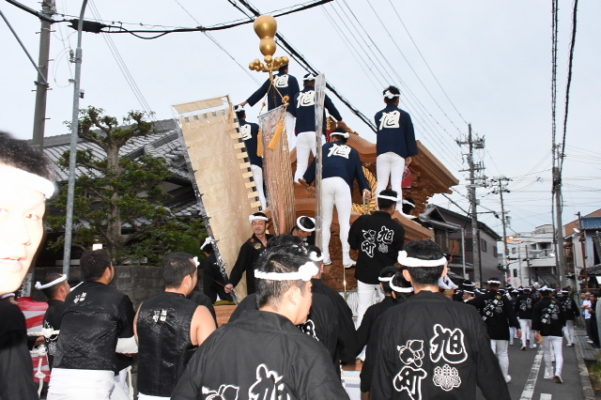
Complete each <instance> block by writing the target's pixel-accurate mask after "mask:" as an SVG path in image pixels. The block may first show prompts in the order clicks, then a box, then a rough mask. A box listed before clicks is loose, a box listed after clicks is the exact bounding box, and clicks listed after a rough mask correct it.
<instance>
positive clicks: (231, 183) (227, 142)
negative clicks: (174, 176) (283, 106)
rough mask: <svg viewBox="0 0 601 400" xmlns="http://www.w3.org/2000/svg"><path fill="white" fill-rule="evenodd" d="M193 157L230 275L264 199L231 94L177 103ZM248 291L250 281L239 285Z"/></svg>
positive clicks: (243, 291)
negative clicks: (250, 160) (251, 219)
mask: <svg viewBox="0 0 601 400" xmlns="http://www.w3.org/2000/svg"><path fill="white" fill-rule="evenodd" d="M173 107H174V108H175V110H176V111H177V112H178V114H179V123H180V126H181V130H182V137H183V140H184V144H185V147H186V149H187V158H188V162H189V164H190V168H191V170H192V171H193V172H194V177H193V184H194V186H195V189H196V192H197V196H198V201H199V202H200V203H201V209H204V212H205V213H206V222H207V224H208V225H209V227H210V231H211V233H212V235H213V237H214V239H215V240H216V241H217V248H218V252H219V255H220V257H221V259H222V261H223V263H224V264H225V269H226V271H227V273H228V274H229V273H230V271H231V269H232V267H233V265H234V263H235V262H236V259H237V257H238V251H239V250H240V246H241V245H242V244H243V243H244V241H246V240H247V239H248V238H249V237H250V236H251V234H252V231H251V229H250V226H249V223H248V216H249V215H250V214H252V213H254V212H257V211H258V210H259V206H260V202H259V199H258V194H257V191H256V186H255V183H254V181H253V178H252V173H251V171H250V163H249V162H248V155H247V153H246V148H245V146H244V142H243V141H242V139H241V137H240V132H239V129H238V128H239V127H238V123H237V121H236V119H235V114H234V112H233V109H232V104H231V102H230V100H229V97H227V96H223V97H216V98H212V99H207V100H200V101H194V102H190V103H184V104H177V105H174V106H173ZM236 292H237V294H238V295H239V296H240V297H242V296H244V295H245V294H246V279H245V278H244V277H243V279H242V280H241V281H240V283H239V284H238V286H237V287H236Z"/></svg>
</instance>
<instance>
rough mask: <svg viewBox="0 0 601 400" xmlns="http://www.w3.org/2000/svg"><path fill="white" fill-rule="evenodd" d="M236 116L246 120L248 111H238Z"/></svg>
mask: <svg viewBox="0 0 601 400" xmlns="http://www.w3.org/2000/svg"><path fill="white" fill-rule="evenodd" d="M236 118H238V120H242V121H245V120H246V111H244V110H240V111H236Z"/></svg>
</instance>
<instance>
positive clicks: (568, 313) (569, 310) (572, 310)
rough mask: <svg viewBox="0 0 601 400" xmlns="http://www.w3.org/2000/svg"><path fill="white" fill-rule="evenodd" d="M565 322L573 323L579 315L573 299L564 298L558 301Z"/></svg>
mask: <svg viewBox="0 0 601 400" xmlns="http://www.w3.org/2000/svg"><path fill="white" fill-rule="evenodd" d="M558 300H559V304H561V310H562V311H563V315H564V317H565V319H566V321H573V320H574V319H575V318H576V317H577V316H578V315H579V314H580V311H579V310H578V306H577V305H576V302H575V301H574V299H573V298H571V297H569V296H566V297H564V298H561V299H558Z"/></svg>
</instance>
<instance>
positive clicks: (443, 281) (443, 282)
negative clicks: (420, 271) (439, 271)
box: [438, 276, 458, 290]
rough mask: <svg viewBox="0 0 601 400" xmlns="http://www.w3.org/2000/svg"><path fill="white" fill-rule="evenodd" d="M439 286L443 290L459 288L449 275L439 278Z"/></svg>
mask: <svg viewBox="0 0 601 400" xmlns="http://www.w3.org/2000/svg"><path fill="white" fill-rule="evenodd" d="M438 287H439V288H441V289H443V290H450V289H457V288H458V286H457V285H456V284H455V282H453V281H452V280H451V278H449V277H448V276H445V277H444V278H443V277H440V278H438Z"/></svg>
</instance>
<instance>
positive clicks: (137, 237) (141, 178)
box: [48, 107, 204, 263]
mask: <svg viewBox="0 0 601 400" xmlns="http://www.w3.org/2000/svg"><path fill="white" fill-rule="evenodd" d="M144 117H145V115H144V113H141V112H136V111H131V112H129V113H128V115H127V116H126V117H125V118H123V119H122V122H121V123H119V121H118V120H117V118H115V117H111V116H107V115H104V112H103V110H102V109H99V108H95V107H89V108H87V109H85V110H82V111H81V118H80V121H79V126H80V129H79V133H78V135H79V137H80V138H82V139H84V140H86V141H88V142H91V143H94V144H96V145H97V146H98V147H99V148H100V149H101V150H102V152H103V153H104V155H105V157H97V155H95V154H94V152H93V151H92V150H90V149H87V150H78V152H77V167H78V170H79V171H80V174H79V177H78V178H77V180H76V183H75V198H74V212H73V221H74V230H73V246H79V247H83V248H89V247H90V246H91V245H92V244H93V243H94V242H96V241H101V242H102V243H104V244H105V247H106V248H107V250H108V251H109V252H110V254H111V256H112V258H113V260H115V262H120V261H123V260H124V259H126V258H130V259H139V258H142V257H147V258H148V259H149V262H152V263H156V262H157V261H158V259H159V258H160V257H161V256H163V255H164V254H165V253H166V252H169V251H172V250H185V251H189V252H192V253H196V252H197V249H198V247H199V237H200V235H201V232H202V231H203V230H204V229H203V228H202V224H201V221H200V218H187V219H179V218H176V217H174V216H173V215H172V214H171V211H170V210H169V209H168V208H166V207H164V204H165V200H166V196H167V194H166V193H165V192H164V190H163V189H162V188H161V183H163V182H164V181H165V180H166V179H167V178H168V177H169V176H170V175H171V172H170V171H169V167H168V165H167V163H166V162H165V160H163V159H162V158H157V157H152V156H149V155H142V156H139V157H136V158H132V157H128V155H126V154H123V151H122V149H123V147H124V146H125V145H126V144H127V143H128V142H129V141H130V140H132V139H134V138H140V137H145V136H148V135H151V134H153V133H154V130H153V124H152V123H151V122H148V121H145V120H144ZM96 153H97V152H96ZM59 165H60V167H61V168H63V169H64V170H65V171H67V170H68V165H69V151H66V152H65V153H64V154H63V155H62V158H61V159H60V161H59ZM66 197H67V190H66V185H65V187H64V188H63V190H61V191H60V194H59V196H57V198H56V199H55V200H54V201H53V203H52V206H51V207H52V209H53V210H54V211H55V212H53V213H52V215H50V216H49V219H48V221H49V224H50V227H51V229H53V230H55V231H59V232H63V231H64V224H65V216H64V210H65V207H66ZM63 243H64V237H63V236H61V237H59V239H58V240H56V241H55V242H54V243H53V246H55V247H62V245H63Z"/></svg>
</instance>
